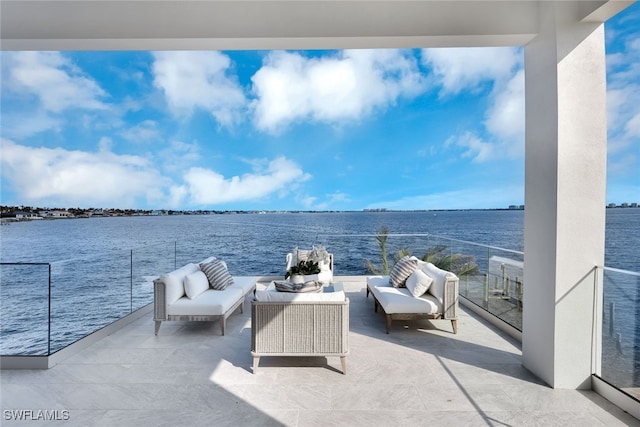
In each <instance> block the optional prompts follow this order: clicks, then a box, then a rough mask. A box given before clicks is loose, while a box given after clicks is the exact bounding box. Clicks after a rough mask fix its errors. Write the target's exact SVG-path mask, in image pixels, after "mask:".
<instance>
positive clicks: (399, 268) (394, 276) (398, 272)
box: [389, 256, 418, 288]
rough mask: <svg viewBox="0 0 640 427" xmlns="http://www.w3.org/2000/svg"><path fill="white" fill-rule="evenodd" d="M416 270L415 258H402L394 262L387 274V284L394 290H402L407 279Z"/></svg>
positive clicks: (416, 262)
mask: <svg viewBox="0 0 640 427" xmlns="http://www.w3.org/2000/svg"><path fill="white" fill-rule="evenodd" d="M417 268H418V260H417V258H411V257H409V256H404V257H402V258H400V259H399V260H398V262H396V265H394V266H393V268H392V269H391V273H389V283H391V286H393V287H394V288H404V287H405V283H406V281H407V278H408V277H409V276H411V275H412V274H413V272H414V271H416V269H417Z"/></svg>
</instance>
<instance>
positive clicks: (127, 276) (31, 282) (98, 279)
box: [0, 242, 176, 356]
mask: <svg viewBox="0 0 640 427" xmlns="http://www.w3.org/2000/svg"><path fill="white" fill-rule="evenodd" d="M175 266H176V245H175V243H174V242H170V243H167V244H157V245H149V246H145V247H141V248H136V249H131V250H126V251H114V252H112V253H108V254H99V255H95V256H88V257H81V258H76V259H70V260H64V261H58V262H52V263H7V262H3V263H1V265H0V273H1V274H0V304H1V306H0V307H1V310H0V313H1V314H0V316H1V317H0V320H1V321H2V324H1V330H0V354H1V355H3V356H40V355H50V354H53V353H55V352H56V351H58V350H60V349H62V348H64V347H66V346H68V345H69V344H72V343H74V342H76V341H78V340H80V339H82V338H84V337H85V336H87V335H89V334H91V333H93V332H95V331H97V330H99V329H101V328H103V327H105V326H107V325H109V324H111V323H113V322H115V321H117V320H119V319H121V318H123V317H125V316H126V315H128V314H130V313H132V312H134V311H135V310H137V309H139V308H141V307H144V306H145V305H147V304H149V303H151V302H153V280H154V279H155V278H156V277H158V274H161V273H163V272H169V271H171V270H173V269H174V268H175Z"/></svg>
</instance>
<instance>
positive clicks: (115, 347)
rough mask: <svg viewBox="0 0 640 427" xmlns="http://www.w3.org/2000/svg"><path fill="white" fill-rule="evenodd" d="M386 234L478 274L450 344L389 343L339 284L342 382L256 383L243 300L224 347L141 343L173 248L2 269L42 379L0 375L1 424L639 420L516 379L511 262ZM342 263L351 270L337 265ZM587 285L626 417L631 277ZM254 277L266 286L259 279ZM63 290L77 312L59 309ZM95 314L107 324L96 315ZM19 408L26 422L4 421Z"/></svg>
mask: <svg viewBox="0 0 640 427" xmlns="http://www.w3.org/2000/svg"><path fill="white" fill-rule="evenodd" d="M393 237H394V238H392V239H390V246H391V249H393V248H395V246H398V247H401V246H407V244H409V245H410V246H411V245H414V244H423V245H427V246H440V247H442V246H445V247H446V248H447V249H446V250H447V251H448V252H449V253H451V254H454V253H464V254H472V255H473V257H474V258H475V260H476V262H477V263H478V267H479V268H478V271H477V272H476V273H475V274H474V275H472V276H470V277H465V278H463V279H461V282H460V292H461V295H462V296H463V298H461V300H462V305H461V311H462V316H461V318H460V320H459V322H458V325H459V326H458V328H459V332H458V334H457V335H454V334H452V332H451V324H450V322H448V321H443V320H432V321H428V320H414V321H395V322H394V323H393V327H392V331H391V333H390V334H389V335H387V334H385V320H384V317H383V315H382V314H380V313H375V312H374V308H373V300H372V298H371V297H369V298H367V297H366V296H365V286H366V285H365V283H366V282H365V276H337V277H336V278H335V279H334V280H336V281H341V282H343V283H344V285H345V290H346V291H347V294H348V297H349V299H350V306H351V308H350V316H351V322H350V336H349V339H350V355H349V356H348V357H347V366H348V374H347V375H342V374H341V373H340V361H339V359H338V358H335V359H334V358H324V357H318V358H287V357H272V358H269V357H265V358H263V359H262V360H261V365H260V370H259V371H258V372H257V373H256V374H253V373H252V368H251V366H252V362H253V361H252V357H251V354H250V339H251V334H250V332H251V331H250V328H251V318H250V314H249V313H250V310H249V309H248V307H249V305H250V303H251V301H250V299H251V297H248V298H247V299H246V300H245V307H246V308H247V309H246V310H245V313H244V314H241V313H239V312H238V313H235V314H233V315H232V316H231V317H230V318H229V319H228V321H227V334H226V335H225V336H221V335H220V332H219V325H218V324H217V323H206V322H202V323H188V322H166V323H165V324H163V326H162V328H161V329H160V334H159V335H158V336H154V335H153V329H154V327H153V320H152V317H153V315H152V313H151V307H150V306H149V305H148V303H149V302H150V301H151V299H152V295H151V287H150V283H149V280H150V277H151V276H153V274H154V272H155V274H157V272H158V271H162V272H164V271H165V270H166V271H168V270H170V269H172V268H173V266H174V265H175V264H176V263H177V264H179V265H182V262H181V261H180V262H178V261H177V260H178V259H183V258H185V259H187V260H189V259H191V258H193V259H197V258H198V256H197V255H196V254H193V253H189V252H187V248H186V247H184V248H183V247H181V246H179V245H178V244H169V245H162V246H161V248H159V247H157V246H150V247H146V248H139V249H136V250H132V251H126V252H123V253H114V254H111V255H109V256H104V255H101V256H98V257H93V258H91V259H86V258H85V259H77V260H69V261H64V262H60V263H52V264H44V265H24V264H17V265H11V264H10V265H7V264H5V265H3V266H2V269H3V271H2V277H3V284H2V289H1V291H2V297H3V315H6V313H8V311H7V310H6V308H10V311H9V312H10V313H11V315H12V316H21V315H22V316H27V313H29V315H31V316H32V319H36V321H35V323H29V324H26V325H25V327H26V329H27V330H30V331H31V332H32V334H31V336H29V338H27V339H29V340H35V341H34V342H36V345H35V346H31V350H30V351H29V352H28V353H30V354H31V356H27V359H30V360H31V361H32V362H33V361H37V360H40V359H44V358H49V359H50V360H49V362H47V363H48V364H49V366H51V367H50V368H49V369H26V370H25V369H21V370H10V369H3V370H2V376H1V377H2V378H1V386H2V395H3V398H2V403H1V405H2V408H1V409H2V410H3V416H4V417H5V418H4V419H5V421H9V420H13V419H16V418H17V417H18V416H22V417H29V416H31V417H35V416H37V414H38V413H37V411H38V410H41V411H49V412H48V413H47V414H49V416H58V417H60V416H65V414H66V416H68V417H69V419H70V420H71V421H74V422H75V423H77V424H79V425H80V424H81V425H116V424H117V425H134V424H140V423H143V424H150V425H158V424H161V423H167V424H176V425H177V424H185V423H186V424H190V425H212V424H213V425H220V424H223V425H225V424H232V425H261V426H262V425H292V426H306V425H331V424H336V425H360V424H362V425H370V424H372V423H377V424H380V425H419V424H423V423H424V420H426V419H428V420H430V421H435V422H439V423H440V422H444V423H452V424H456V425H460V424H468V425H483V424H488V425H495V424H508V425H519V424H525V425H526V424H535V425H538V424H544V423H548V424H550V425H571V424H576V425H577V424H582V425H600V424H603V425H633V424H634V423H638V420H637V419H636V418H634V417H632V416H631V415H629V414H628V413H626V412H624V410H622V409H620V408H619V407H618V406H615V405H614V404H612V403H611V402H609V401H608V400H607V399H605V398H604V397H602V396H601V394H598V393H597V392H595V391H585V390H557V389H556V390H554V389H552V388H550V387H548V386H547V385H546V384H544V383H543V382H542V381H540V380H539V379H538V378H537V377H536V376H534V375H533V374H531V373H530V372H529V371H528V370H527V369H525V368H524V367H523V366H522V351H521V343H520V341H519V339H518V337H519V336H520V331H519V328H518V322H519V321H521V320H518V319H519V318H520V319H521V313H522V311H521V310H522V304H521V302H522V299H521V289H520V287H522V286H524V284H523V283H522V281H521V279H520V278H519V277H521V276H520V274H521V273H520V272H519V270H518V268H519V266H520V261H519V260H520V259H521V258H520V257H521V256H522V254H521V253H518V252H516V251H508V250H505V249H501V248H495V247H490V246H484V245H477V244H473V243H469V242H463V241H458V240H453V239H447V238H443V237H436V236H427V235H412V236H399V238H400V240H401V241H396V242H394V240H396V239H395V236H393ZM340 238H341V239H344V236H342V237H340ZM372 240H373V239H372V237H371V236H360V237H358V236H353V237H351V238H350V239H349V243H348V245H347V246H349V247H366V246H367V245H371V243H372ZM190 250H192V251H193V250H198V248H190ZM339 257H340V258H341V259H343V260H344V261H345V263H349V262H351V263H354V262H355V261H354V260H353V259H351V260H349V259H348V256H347V254H340V256H339ZM266 258H268V257H267V256H266V255H265V262H270V263H272V264H273V262H272V261H270V260H268V259H266ZM102 264H104V266H102ZM505 264H507V265H505ZM89 265H90V266H92V268H91V269H87V268H86V267H87V266H89ZM108 266H111V267H110V268H108ZM113 266H118V268H117V269H116V268H113ZM103 267H104V268H103ZM105 268H106V269H107V270H105ZM8 269H11V274H9V270H8ZM25 269H26V270H28V271H29V272H28V273H27V272H25V271H24V270H25ZM18 270H23V271H22V272H21V273H20V274H16V273H17V272H18ZM74 271H83V272H84V273H83V275H84V276H83V278H82V280H78V279H75V281H74V280H72V276H73V274H72V272H74ZM105 271H108V272H110V273H109V274H110V275H111V276H110V281H109V289H110V290H111V291H113V290H114V288H116V289H119V290H118V292H120V290H122V292H120V293H121V298H119V299H116V300H113V299H111V298H108V296H107V288H105V287H104V286H102V285H100V283H104V280H103V281H102V282H100V281H98V280H95V278H92V277H93V276H92V275H93V274H97V275H103V274H104V273H105ZM594 272H595V273H594V275H593V277H595V278H596V279H597V278H598V277H600V278H601V279H602V282H603V286H604V305H603V306H604V309H603V310H602V313H603V314H602V316H600V319H601V321H602V324H601V329H602V339H601V340H600V341H598V343H599V346H598V347H597V348H594V354H599V355H600V356H601V357H596V358H595V359H596V360H598V361H599V362H598V365H597V366H596V369H597V371H596V372H599V373H600V376H601V378H602V379H604V382H605V383H606V382H608V383H610V384H612V385H614V386H615V387H618V388H620V389H622V390H624V391H625V393H626V394H627V397H626V399H627V401H628V402H632V404H634V405H636V404H637V400H634V398H632V397H630V396H634V395H637V393H636V392H637V387H638V381H637V375H638V369H637V366H636V365H635V364H637V357H635V353H634V351H635V349H636V347H637V343H635V342H634V334H633V333H632V332H633V331H635V330H636V329H637V326H636V321H634V320H633V319H630V318H629V317H628V316H623V314H624V313H627V312H629V310H633V307H636V311H637V307H638V304H637V302H636V299H635V297H634V295H636V294H635V293H630V292H631V290H632V289H636V287H637V280H638V277H640V275H637V274H635V273H629V272H624V271H619V270H614V269H603V268H598V269H594ZM338 273H339V271H338ZM10 277H11V278H20V277H21V278H24V277H30V278H31V279H32V280H33V279H38V278H39V279H38V280H40V281H41V282H42V285H43V286H41V287H39V288H40V293H41V294H42V295H35V297H36V300H37V301H38V304H33V303H32V304H21V303H19V302H18V301H16V300H14V301H10V300H8V297H9V294H8V293H7V286H6V285H7V280H8V278H10ZM256 279H257V280H259V281H261V282H262V283H265V282H266V281H268V280H269V277H268V276H262V277H256ZM598 280H600V279H598ZM47 281H48V282H49V283H48V286H47ZM61 283H67V284H75V287H74V288H73V289H72V287H69V286H68V285H67V286H60V284H61ZM86 283H91V284H92V285H91V286H86ZM76 292H81V293H83V295H84V296H83V298H84V300H85V301H87V303H86V304H84V305H82V306H81V305H75V306H71V307H69V306H68V304H69V301H70V299H71V298H70V296H71V295H72V294H73V293H76ZM633 292H635V291H633ZM47 293H48V295H47ZM465 296H466V298H465ZM81 299H82V298H81ZM47 301H49V303H48V304H47ZM105 301H109V303H108V304H106V303H105ZM634 304H635V305H634ZM26 307H29V310H26ZM490 312H492V313H493V314H489V313H490ZM99 313H103V314H106V313H110V314H112V315H114V314H117V315H114V316H112V318H106V315H105V316H102V317H104V318H101V315H100V314H99ZM478 313H481V314H478ZM71 314H73V316H72V317H71ZM33 316H35V317H33ZM500 317H502V318H503V320H499V318H500ZM38 319H39V320H38ZM87 319H89V320H90V321H88V322H87V321H86V320H87ZM487 319H489V320H487ZM623 319H624V321H623ZM112 322H114V323H112ZM3 323H5V324H6V322H4V321H3ZM38 324H39V326H38ZM495 325H500V326H501V327H496V326H495ZM36 326H38V327H36ZM81 327H82V328H85V329H83V330H82V329H81ZM74 329H75V330H74ZM94 331H96V332H94ZM505 331H506V332H505ZM629 331H631V332H629ZM83 336H86V337H85V338H84V339H81V340H80V341H78V342H74V341H76V340H78V339H79V338H81V337H83ZM2 353H3V355H4V356H3V365H4V364H5V361H6V360H8V359H11V358H10V357H7V355H10V354H11V355H16V354H20V353H22V354H26V353H25V352H24V351H23V350H17V349H14V350H11V349H10V348H9V347H8V346H7V345H6V344H3V346H2ZM36 364H37V362H36ZM595 381H600V382H603V381H601V380H599V379H597V378H596V377H594V382H595ZM595 388H597V387H595ZM604 394H605V395H607V394H606V393H604ZM34 396H35V397H34ZM607 396H608V395H607ZM633 402H635V403H633ZM623 407H624V405H623ZM20 410H32V411H33V413H32V414H30V415H29V413H25V412H11V411H20ZM55 410H58V412H51V411H55ZM63 410H64V411H67V412H64V413H63V412H61V411H63ZM6 411H9V412H6ZM634 413H635V412H634ZM7 414H8V415H7ZM51 414H53V415H51ZM6 417H10V418H6ZM34 419H35V418H34Z"/></svg>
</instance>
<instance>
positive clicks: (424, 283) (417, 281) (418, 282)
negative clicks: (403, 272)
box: [405, 270, 433, 298]
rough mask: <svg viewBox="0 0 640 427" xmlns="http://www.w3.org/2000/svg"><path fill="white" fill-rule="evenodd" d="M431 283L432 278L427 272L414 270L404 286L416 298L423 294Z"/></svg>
mask: <svg viewBox="0 0 640 427" xmlns="http://www.w3.org/2000/svg"><path fill="white" fill-rule="evenodd" d="M432 283H433V279H432V278H431V277H429V276H428V275H427V273H425V272H424V271H422V270H416V271H414V272H413V273H412V274H411V276H409V278H408V279H407V282H406V284H405V286H406V287H407V289H408V290H409V292H410V293H411V295H413V296H414V297H416V298H417V297H419V296H422V295H424V293H425V292H427V290H428V289H429V287H430V286H431V284H432Z"/></svg>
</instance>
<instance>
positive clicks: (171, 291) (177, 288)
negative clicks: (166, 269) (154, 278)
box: [159, 264, 198, 304]
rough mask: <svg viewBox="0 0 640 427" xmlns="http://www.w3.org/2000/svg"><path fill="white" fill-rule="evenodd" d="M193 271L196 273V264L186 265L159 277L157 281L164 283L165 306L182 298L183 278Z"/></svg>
mask: <svg viewBox="0 0 640 427" xmlns="http://www.w3.org/2000/svg"><path fill="white" fill-rule="evenodd" d="M194 271H198V266H197V265H196V264H187V265H185V266H184V267H181V268H179V269H177V270H174V271H172V272H171V273H167V274H165V275H163V276H161V277H160V279H159V280H161V281H162V282H164V284H165V287H166V291H165V296H166V299H167V304H171V303H174V302H176V301H177V300H179V299H180V298H182V297H183V296H184V278H185V277H186V276H187V275H188V274H190V273H193V272H194Z"/></svg>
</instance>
